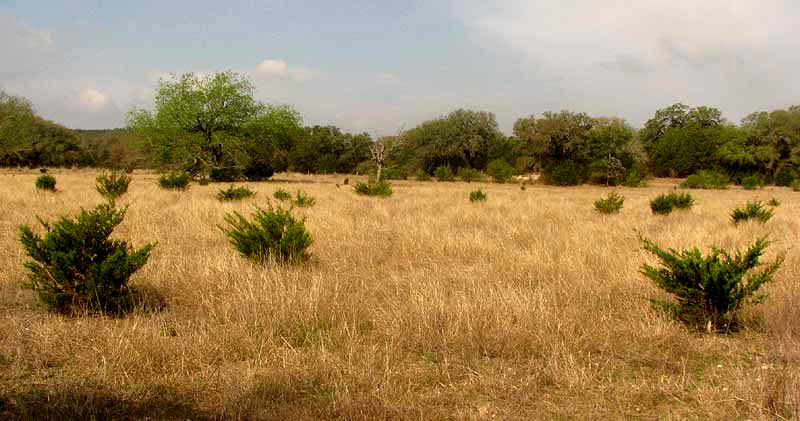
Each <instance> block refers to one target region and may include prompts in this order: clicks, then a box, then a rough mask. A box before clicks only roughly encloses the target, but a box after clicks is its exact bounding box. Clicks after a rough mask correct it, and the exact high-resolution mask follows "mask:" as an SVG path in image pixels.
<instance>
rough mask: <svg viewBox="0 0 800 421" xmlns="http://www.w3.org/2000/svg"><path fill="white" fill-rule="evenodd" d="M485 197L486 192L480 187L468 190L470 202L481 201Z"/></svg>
mask: <svg viewBox="0 0 800 421" xmlns="http://www.w3.org/2000/svg"><path fill="white" fill-rule="evenodd" d="M486 197H487V195H486V193H484V192H483V190H481V189H478V190H474V191H471V192H469V201H470V202H483V201H485V200H486Z"/></svg>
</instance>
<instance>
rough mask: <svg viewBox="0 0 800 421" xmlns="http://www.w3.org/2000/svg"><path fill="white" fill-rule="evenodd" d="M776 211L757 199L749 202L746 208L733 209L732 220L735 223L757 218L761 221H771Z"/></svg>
mask: <svg viewBox="0 0 800 421" xmlns="http://www.w3.org/2000/svg"><path fill="white" fill-rule="evenodd" d="M773 214H774V212H773V211H772V210H771V209H767V208H766V207H764V205H763V204H762V203H761V202H760V201H758V200H756V201H754V202H747V205H745V207H744V208H735V209H733V211H731V221H733V223H734V224H738V223H740V222H744V221H749V220H751V219H755V220H757V221H759V222H761V223H764V222H767V221H769V219H770V218H772V215H773Z"/></svg>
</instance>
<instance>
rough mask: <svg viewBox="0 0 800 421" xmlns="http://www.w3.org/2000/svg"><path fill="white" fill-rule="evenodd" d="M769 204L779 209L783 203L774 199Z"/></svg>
mask: <svg viewBox="0 0 800 421" xmlns="http://www.w3.org/2000/svg"><path fill="white" fill-rule="evenodd" d="M767 204H768V205H770V206H772V207H773V208H777V207H778V206H780V205H781V201H780V200H778V199H777V198H774V197H773V198H772V199H769V202H767Z"/></svg>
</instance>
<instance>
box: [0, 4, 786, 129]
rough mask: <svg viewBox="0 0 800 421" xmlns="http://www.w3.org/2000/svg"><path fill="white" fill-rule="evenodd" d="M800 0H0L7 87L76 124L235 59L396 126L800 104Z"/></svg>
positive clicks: (309, 118) (97, 124)
mask: <svg viewBox="0 0 800 421" xmlns="http://www.w3.org/2000/svg"><path fill="white" fill-rule="evenodd" d="M798 22H800V1H796V0H761V1H756V0H752V1H751V0H704V1H699V0H636V1H630V0H562V1H536V0H527V1H525V0H519V1H517V0H511V1H485V0H481V1H478V0H476V1H470V0H465V1H434V0H431V1H412V0H407V1H403V0H393V1H380V0H368V1H361V0H348V1H327V0H324V1H323V0H320V1H303V0H294V1H292V0H286V1H266V0H263V1H256V0H250V1H245V0H229V1H224V2H222V1H218V0H217V1H206V0H194V1H183V0H169V1H164V0H158V1H156V0H137V1H122V0H118V1H112V0H108V1H101V0H94V1H88V0H87V1H84V0H49V1H38V0H19V1H17V0H0V90H4V91H6V92H8V93H11V94H15V95H22V96H25V97H27V98H29V99H30V100H31V101H32V102H33V103H34V105H35V107H36V109H37V111H38V112H39V113H40V114H41V115H43V116H44V117H45V118H47V119H50V120H54V121H57V122H59V123H62V124H64V125H67V126H69V127H73V128H108V127H119V126H123V125H124V122H125V114H126V112H127V111H128V110H130V109H131V108H133V107H150V106H152V99H153V95H154V91H155V87H156V86H157V83H158V80H159V78H161V77H165V76H167V75H169V74H181V73H184V72H189V71H192V72H196V73H210V72H214V71H221V70H226V69H231V70H233V71H235V72H238V73H241V74H244V75H247V76H248V77H250V78H251V80H252V81H253V82H254V83H255V85H256V87H257V89H258V93H257V97H258V99H259V100H261V101H264V102H271V103H286V104H291V105H293V106H294V107H295V108H297V110H298V111H300V112H301V114H302V115H303V117H304V120H305V123H306V124H335V125H338V126H340V127H342V128H344V129H346V130H354V131H368V132H370V133H373V134H376V133H378V134H385V133H394V132H396V131H397V130H398V129H400V128H401V127H405V128H409V127H413V126H415V125H416V124H418V123H420V122H422V121H424V120H427V119H431V118H435V117H438V116H440V115H444V114H446V113H448V112H450V111H452V110H454V109H456V108H470V109H479V110H486V111H491V112H494V113H495V114H496V115H497V119H498V122H499V123H500V126H501V128H502V129H503V130H504V131H505V132H506V133H510V131H511V127H512V125H513V122H514V121H515V120H516V119H517V118H519V117H523V116H528V115H531V114H537V115H538V114H541V113H542V112H545V111H548V110H554V111H557V110H561V109H571V110H576V111H584V112H587V113H589V114H591V115H596V116H601V115H604V116H611V115H614V116H619V117H623V118H625V119H627V120H628V121H630V122H631V123H632V124H634V125H636V126H640V125H641V124H642V123H643V122H644V121H645V120H647V118H649V117H650V116H652V114H653V112H654V111H655V110H656V109H658V108H661V107H663V106H666V105H669V104H672V103H675V102H684V103H686V104H690V105H710V106H714V107H718V108H720V109H721V110H722V111H723V113H724V115H725V116H726V117H727V118H728V119H729V120H731V121H734V122H738V121H739V120H740V119H741V118H742V117H743V116H744V115H746V114H748V113H749V112H751V111H756V110H770V109H775V108H783V107H786V106H788V105H791V104H798V103H800V76H797V75H799V74H800V48H798V47H800V25H798V24H797V23H798Z"/></svg>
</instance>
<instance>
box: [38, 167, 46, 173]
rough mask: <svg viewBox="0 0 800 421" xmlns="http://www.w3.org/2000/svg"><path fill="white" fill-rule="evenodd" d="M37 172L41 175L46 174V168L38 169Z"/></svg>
mask: <svg viewBox="0 0 800 421" xmlns="http://www.w3.org/2000/svg"><path fill="white" fill-rule="evenodd" d="M39 172H40V173H42V174H47V168H45V167H42V168H39Z"/></svg>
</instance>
